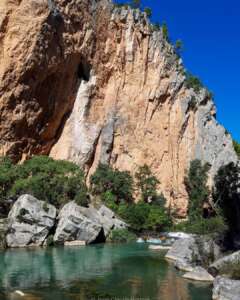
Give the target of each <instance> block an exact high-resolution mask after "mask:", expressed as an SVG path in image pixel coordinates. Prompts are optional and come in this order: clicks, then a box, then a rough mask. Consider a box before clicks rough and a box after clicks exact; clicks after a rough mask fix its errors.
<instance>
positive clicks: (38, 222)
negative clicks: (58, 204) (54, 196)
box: [6, 195, 56, 247]
mask: <svg viewBox="0 0 240 300" xmlns="http://www.w3.org/2000/svg"><path fill="white" fill-rule="evenodd" d="M55 219H56V208H55V207H54V206H52V205H50V204H47V203H46V202H44V201H40V200H38V199H36V198H34V197H33V196H31V195H22V196H21V197H19V198H18V200H17V201H16V202H15V203H14V205H13V207H12V209H11V210H10V212H9V215H8V228H7V235H6V242H7V246H8V247H26V246H41V245H43V243H44V241H45V239H46V237H47V235H48V233H49V231H50V229H51V228H52V227H53V226H54V223H55Z"/></svg>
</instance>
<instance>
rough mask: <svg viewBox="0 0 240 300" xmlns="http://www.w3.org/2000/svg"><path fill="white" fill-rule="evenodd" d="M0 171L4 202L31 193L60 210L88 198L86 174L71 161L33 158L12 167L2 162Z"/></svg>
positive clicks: (6, 161)
mask: <svg viewBox="0 0 240 300" xmlns="http://www.w3.org/2000/svg"><path fill="white" fill-rule="evenodd" d="M0 170H2V172H0V173H1V175H0V188H1V190H2V194H1V196H2V200H7V199H8V198H9V197H10V198H13V199H17V198H18V197H19V196H20V195H22V194H26V193H28V194H31V195H33V196H35V197H36V198H38V199H40V200H44V201H46V202H48V203H51V204H53V205H55V206H56V207H59V206H60V205H61V204H63V203H66V202H68V201H71V200H77V201H78V199H79V198H80V197H81V198H84V199H87V187H86V185H85V181H84V174H83V172H82V171H81V170H80V169H79V167H78V166H77V165H75V164H73V163H71V162H67V161H62V160H53V159H52V158H50V157H47V156H34V157H33V158H32V159H30V160H27V161H25V162H24V163H23V164H21V165H13V164H12V163H11V162H10V161H9V160H8V159H2V160H1V162H0Z"/></svg>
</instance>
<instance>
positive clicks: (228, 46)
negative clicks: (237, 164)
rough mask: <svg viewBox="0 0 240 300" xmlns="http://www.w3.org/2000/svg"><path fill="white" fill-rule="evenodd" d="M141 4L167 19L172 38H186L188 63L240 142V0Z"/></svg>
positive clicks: (174, 0)
mask: <svg viewBox="0 0 240 300" xmlns="http://www.w3.org/2000/svg"><path fill="white" fill-rule="evenodd" d="M118 2H124V1H118ZM142 6H148V7H151V8H152V12H153V15H152V20H153V21H157V22H160V23H162V22H163V21H166V23H167V25H168V28H169V33H170V38H171V40H172V41H173V42H174V41H176V40H177V39H181V40H182V41H183V44H184V51H183V53H182V57H183V60H184V65H185V67H186V68H187V69H188V70H189V71H190V72H191V73H193V74H194V75H196V76H198V77H199V78H200V79H201V80H202V82H203V83H204V85H206V86H207V87H208V89H209V90H211V91H212V92H213V93H214V96H215V97H214V98H215V103H216V106H217V119H218V121H219V122H220V123H221V124H223V125H224V126H225V127H226V129H227V130H228V131H229V132H230V133H231V134H232V136H233V138H235V139H237V140H238V141H239V142H240V126H239V123H240V121H239V119H240V1H239V0H199V1H193V0H142ZM238 118H239V119H238Z"/></svg>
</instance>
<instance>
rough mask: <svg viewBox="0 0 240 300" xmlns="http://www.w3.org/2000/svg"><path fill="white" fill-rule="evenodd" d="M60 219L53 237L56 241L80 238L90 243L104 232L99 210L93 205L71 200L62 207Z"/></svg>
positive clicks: (61, 241)
mask: <svg viewBox="0 0 240 300" xmlns="http://www.w3.org/2000/svg"><path fill="white" fill-rule="evenodd" d="M58 220H59V221H58V225H57V229H56V232H55V235H54V238H53V239H54V242H55V243H59V244H63V243H64V242H66V241H75V240H79V241H85V242H86V243H87V244H89V243H92V242H94V241H95V240H96V239H97V237H98V236H99V235H100V234H102V230H103V228H102V225H101V224H100V222H99V216H98V212H97V210H96V209H95V208H92V207H91V208H86V207H81V206H79V205H77V204H76V203H75V202H73V201H72V202H69V203H67V204H66V205H64V207H63V208H62V209H61V211H60V213H59V215H58Z"/></svg>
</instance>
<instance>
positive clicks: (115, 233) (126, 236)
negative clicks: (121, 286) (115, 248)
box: [108, 229, 137, 243]
mask: <svg viewBox="0 0 240 300" xmlns="http://www.w3.org/2000/svg"><path fill="white" fill-rule="evenodd" d="M136 238H137V237H136V235H135V234H134V233H132V232H130V231H128V230H127V229H114V230H112V231H111V233H110V235H109V237H108V241H109V242H112V243H129V242H133V241H136Z"/></svg>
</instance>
